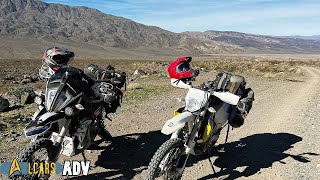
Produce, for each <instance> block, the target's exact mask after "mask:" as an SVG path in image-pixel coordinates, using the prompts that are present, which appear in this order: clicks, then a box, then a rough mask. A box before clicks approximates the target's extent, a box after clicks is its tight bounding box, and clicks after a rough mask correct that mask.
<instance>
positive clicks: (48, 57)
mask: <svg viewBox="0 0 320 180" xmlns="http://www.w3.org/2000/svg"><path fill="white" fill-rule="evenodd" d="M73 57H74V53H73V52H71V51H69V50H68V49H65V48H59V47H52V48H49V49H47V50H46V51H45V52H44V54H43V56H42V61H43V62H44V63H46V64H47V65H48V66H49V67H50V68H52V69H53V70H55V69H56V68H57V69H59V67H60V66H62V65H67V64H68V63H69V62H70V61H71V60H72V59H73Z"/></svg>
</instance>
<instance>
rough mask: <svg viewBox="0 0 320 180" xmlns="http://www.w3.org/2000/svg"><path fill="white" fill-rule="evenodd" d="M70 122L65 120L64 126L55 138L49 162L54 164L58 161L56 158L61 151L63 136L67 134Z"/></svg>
mask: <svg viewBox="0 0 320 180" xmlns="http://www.w3.org/2000/svg"><path fill="white" fill-rule="evenodd" d="M70 122H71V119H66V120H65V122H64V125H63V126H62V127H61V130H60V133H59V135H58V136H57V139H56V140H55V141H54V142H53V146H52V149H51V150H50V154H49V159H50V162H56V161H57V160H58V157H59V155H60V152H61V149H62V142H63V139H64V137H65V135H66V134H67V132H68V129H69V125H70Z"/></svg>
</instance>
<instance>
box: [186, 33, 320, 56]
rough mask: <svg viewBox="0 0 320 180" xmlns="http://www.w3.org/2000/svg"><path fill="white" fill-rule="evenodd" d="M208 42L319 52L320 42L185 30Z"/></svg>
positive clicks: (270, 50) (249, 48) (258, 49)
mask: <svg viewBox="0 0 320 180" xmlns="http://www.w3.org/2000/svg"><path fill="white" fill-rule="evenodd" d="M183 34H185V35H188V36H191V37H193V38H197V39H199V40H204V41H206V42H209V43H210V42H215V43H217V42H218V43H228V44H233V45H235V46H238V47H240V48H243V49H245V51H246V52H255V53H261V52H266V53H319V50H320V42H319V41H317V40H315V39H302V38H294V37H273V36H263V35H254V34H246V33H240V32H233V31H205V32H184V33H183Z"/></svg>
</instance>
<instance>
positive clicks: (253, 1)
mask: <svg viewBox="0 0 320 180" xmlns="http://www.w3.org/2000/svg"><path fill="white" fill-rule="evenodd" d="M44 1H45V2H54V3H61V4H67V5H72V6H87V7H92V8H96V9H98V10H100V11H102V12H104V13H107V14H112V15H116V16H122V17H125V18H128V19H131V20H134V21H136V22H139V23H142V24H146V25H154V26H159V27H161V28H163V29H166V30H169V31H173V32H183V31H206V30H222V31H225V30H227V31H240V32H246V33H254V34H265V35H319V34H320V0H305V1H303V0H44Z"/></svg>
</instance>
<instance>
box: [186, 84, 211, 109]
mask: <svg viewBox="0 0 320 180" xmlns="http://www.w3.org/2000/svg"><path fill="white" fill-rule="evenodd" d="M209 97H210V93H209V92H207V91H203V90H200V89H196V88H191V89H189V91H188V93H187V95H186V97H185V101H186V107H185V110H186V111H190V112H195V111H198V110H200V109H201V108H202V107H204V106H205V105H206V103H207V101H208V100H209Z"/></svg>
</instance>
